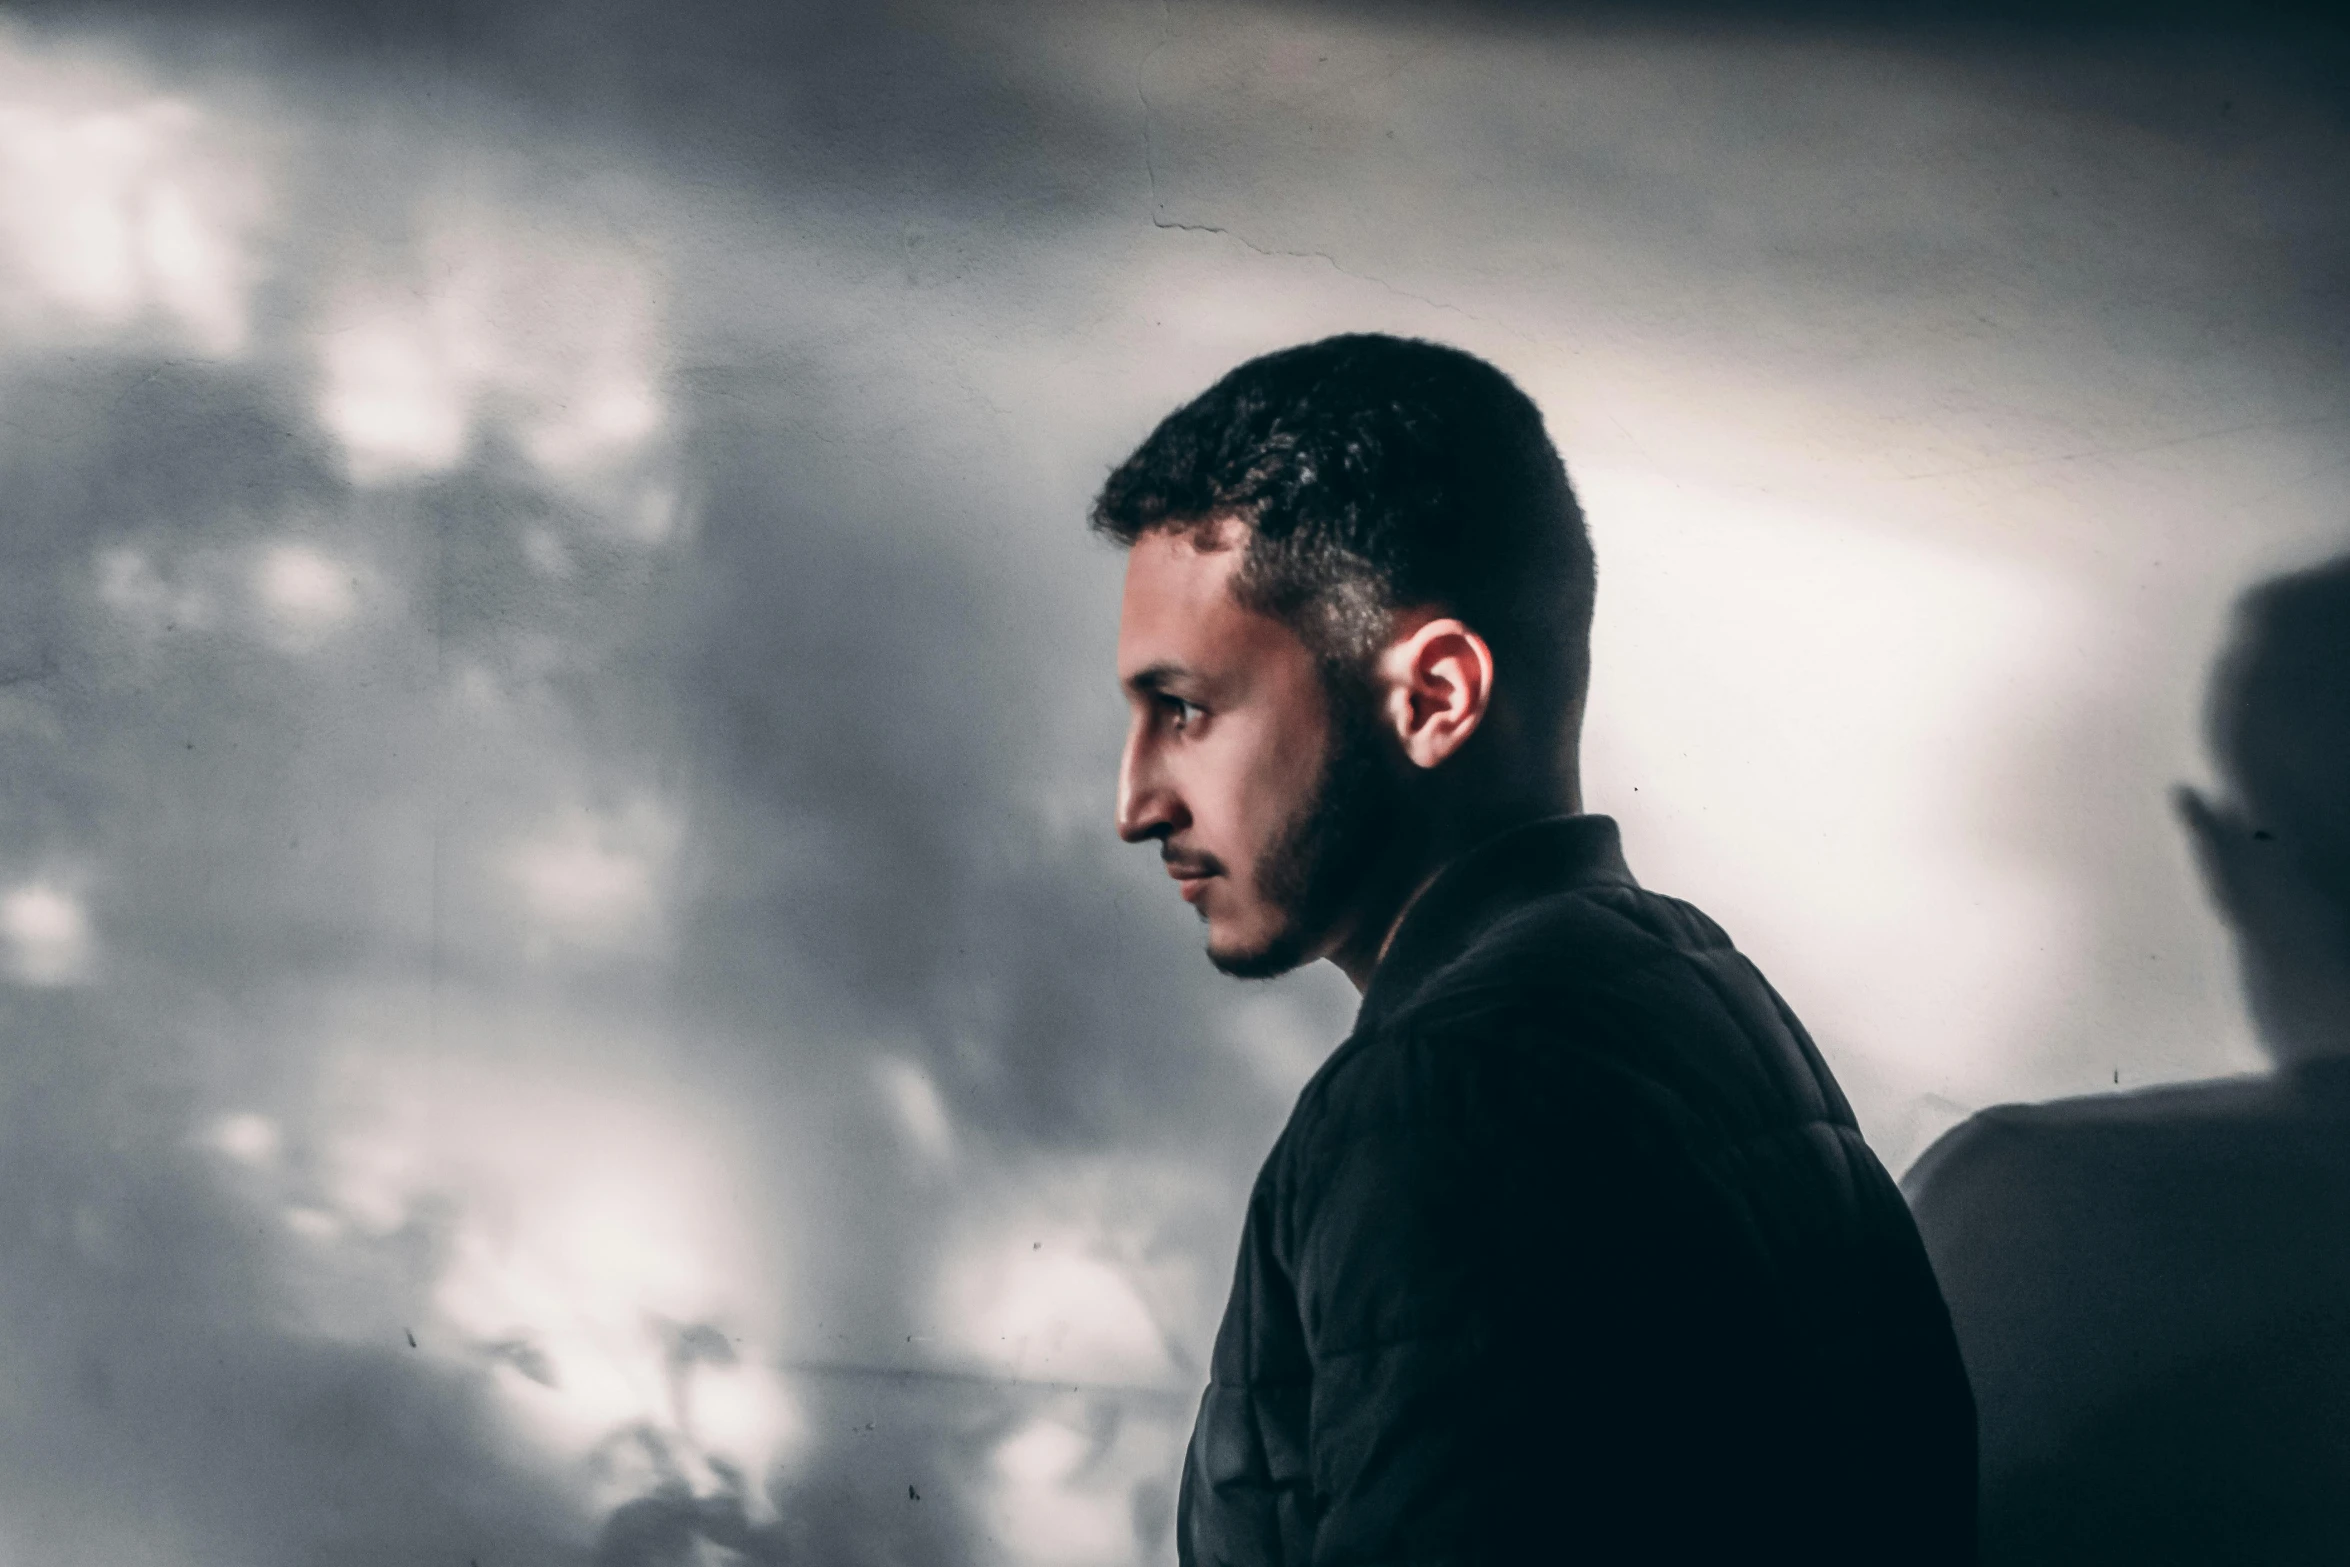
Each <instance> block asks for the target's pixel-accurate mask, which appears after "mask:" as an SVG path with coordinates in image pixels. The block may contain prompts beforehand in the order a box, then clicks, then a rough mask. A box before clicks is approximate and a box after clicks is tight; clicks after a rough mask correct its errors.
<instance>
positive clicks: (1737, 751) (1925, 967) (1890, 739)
mask: <svg viewBox="0 0 2350 1567" xmlns="http://www.w3.org/2000/svg"><path fill="white" fill-rule="evenodd" d="M1580 482H1581V487H1582V489H1583V492H1584V496H1585V499H1586V501H1587V503H1588V504H1589V507H1590V511H1591V516H1592V519H1593V531H1594V534H1595V538H1596V543H1597V546H1598V550H1599V558H1600V582H1601V589H1600V612H1599V623H1598V626H1597V627H1596V629H1595V632H1594V650H1593V693H1592V701H1591V717H1590V725H1589V734H1588V743H1587V751H1586V755H1587V763H1586V786H1587V788H1588V789H1589V791H1590V793H1591V795H1592V797H1593V800H1594V808H1597V809H1604V810H1609V811H1612V812H1614V813H1615V814H1617V815H1618V816H1620V817H1622V818H1623V819H1624V821H1625V824H1626V832H1627V839H1628V847H1629V852H1630V856H1631V858H1632V862H1633V868H1634V870H1635V871H1636V872H1638V873H1640V874H1641V875H1643V877H1644V878H1645V879H1648V880H1650V881H1652V882H1653V884H1655V885H1657V886H1659V887H1661V888H1663V889H1664V890H1667V891H1674V892H1679V893H1683V894H1685V895H1688V896H1691V897H1694V898H1695V899H1696V900H1697V901H1698V902H1699V903H1700V904H1702V905H1703V906H1705V907H1706V908H1707V909H1708V910H1709V912H1711V913H1713V914H1715V915H1716V916H1717V917H1719V918H1720V919H1721V920H1722V921H1723V922H1724V924H1725V925H1727V926H1728V927H1729V929H1730V932H1731V934H1732V936H1733V937H1734V938H1736V939H1738V940H1739V942H1740V944H1741V945H1742V946H1743V947H1745V948H1746V949H1747V951H1748V952H1749V953H1751V954H1753V955H1755V956H1756V957H1757V958H1758V959H1760V960H1761V961H1762V962H1763V966H1764V967H1765V969H1766V970H1767V971H1768V972H1770V973H1771V974H1772V976H1773V978H1774V979H1775V980H1777V981H1778V982H1779V984H1780V985H1781V988H1783V989H1785V990H1787V991H1788V992H1789V993H1790V996H1791V999H1793V1000H1794V1001H1795V1002H1796V1007H1797V1010H1798V1011H1799V1012H1801V1013H1803V1014H1804V1016H1805V1018H1806V1020H1807V1021H1808V1022H1809V1023H1810V1024H1811V1025H1812V1027H1813V1028H1814V1029H1815V1030H1816V1031H1818V1032H1819V1033H1820V1034H1821V1035H1822V1038H1823V1042H1824V1043H1826V1044H1827V1045H1828V1046H1829V1048H1830V1051H1831V1054H1833V1053H1834V1052H1835V1051H1837V1050H1838V1049H1844V1050H1857V1051H1860V1052H1863V1053H1865V1054H1868V1055H1871V1056H1873V1057H1877V1058H1878V1060H1879V1062H1880V1064H1881V1066H1882V1067H1883V1068H1884V1069H1885V1071H1886V1072H1887V1074H1888V1075H1889V1077H1890V1078H1892V1079H1895V1080H1904V1081H1907V1082H1910V1083H1912V1084H1916V1085H1927V1086H1930V1085H1932V1084H1939V1083H1943V1082H1948V1081H1950V1080H1951V1078H1952V1076H1953V1075H1955V1074H1966V1073H1972V1072H1982V1071H1996V1070H1997V1068H1998V1067H1999V1065H2000V1064H2001V1061H2002V1058H2003V1056H2004V1055H2005V1053H2007V1052H2012V1051H2015V1050H2017V1049H2020V1048H2023V1047H2024V1046H2025V1045H2026V1044H2027V1043H2028V1042H2029V1036H2030V1031H2031V1029H2030V1025H2031V1023H2032V1021H2033V1019H2034V1018H2035V1017H2036V1016H2038V1015H2039V1012H2040V1009H2041V1008H2042V1007H2043V1006H2044V1005H2045V1004H2047V1002H2048V1001H2049V1000H2050V998H2051V995H2052V991H2053V987H2055V986H2057V985H2059V984H2061V983H2062V976H2063V975H2064V974H2065V973H2067V972H2068V971H2072V970H2073V969H2074V968H2075V967H2076V966H2077V964H2078V963H2079V961H2080V958H2079V954H2078V953H2077V952H2076V950H2075V947H2074V943H2075V940H2076V935H2075V932H2076V930H2077V928H2078V919H2077V911H2076V908H2075V905H2074V902H2073V898H2072V895H2071V892H2070V889H2068V888H2067V887H2066V886H2064V885H2062V884H2060V883H2057V882H2054V881H2052V880H2051V879H2049V878H2048V877H2047V876H2046V875H2045V874H2044V873H2042V872H2041V871H2040V870H2039V869H2038V867H2036V866H2035V865H2034V864H2033V863H2031V862H2030V861H2029V860H2027V859H2026V858H2024V857H2023V856H2022V855H2020V854H2009V855H2003V854H2002V853H2001V851H2000V849H1999V847H1998V843H1997V838H1996V832H1997V823H1996V822H1995V821H1993V820H1991V819H1990V818H1989V815H1988V812H1989V807H1988V805H1987V804H1986V803H1985V801H1986V799H1987V798H1988V797H1989V796H1988V795H1987V793H1986V791H1988V790H1990V789H1992V788H1993V787H1994V786H1993V785H1992V784H1990V783H1989V782H1988V780H1991V779H1993V778H1995V777H1996V776H1997V775H1998V771H1999V769H2000V767H2001V766H2002V764H2003V762H2005V761H2007V760H2008V759H2009V758H2011V757H2013V756H2014V755H2016V754H2017V753H2018V752H2019V751H2020V750H2021V749H2022V747H2023V746H2024V745H2025V744H2026V743H2027V742H2028V740H2029V739H2030V737H2031V736H2032V735H2034V734H2035V733H2036V732H2038V731H2040V730H2042V729H2044V728H2045V727H2047V726H2049V725H2051V724H2053V723H2058V722H2061V719H2062V715H2063V713H2064V711H2065V706H2066V704H2067V702H2068V701H2071V700H2073V699H2074V698H2075V694H2076V693H2077V692H2078V691H2079V690H2080V689H2081V681H2082V679H2083V678H2084V676H2085V675H2086V674H2088V673H2090V672H2091V671H2089V670H2088V668H2087V667H2086V666H2085V664H2084V650H2086V649H2089V648H2093V647H2095V646H2096V645H2097V639H2096V635H2095V627H2094V625H2093V624H2092V622H2091V617H2090V614H2089V611H2088V609H2087V607H2086V606H2085V604H2084V603H2083V602H2082V601H2080V600H2078V599H2076V598H2075V597H2073V596H2072V595H2071V594H2070V593H2068V592H2067V591H2066V590H2065V589H2064V588H2063V587H2062V586H2061V585H2060V584H2059V583H2058V582H2057V581H2056V580H2055V579H2052V578H2049V577H2046V576H2043V575H2041V574H2039V573H2036V572H2034V571H2032V570H2030V569H2028V568H2026V567H2023V566H2021V565H2018V564H2014V563H2011V562H2006V561H2001V560H1997V559H1992V558H1986V557H1975V556H1969V555H1965V554H1962V553H1959V552H1957V551H1955V550H1953V549H1951V548H1949V547H1948V546H1944V545H1938V544H1933V543H1928V542H1923V541H1919V540H1914V539H1909V538H1904V537H1902V536H1900V535H1899V534H1896V533H1892V532H1890V531H1886V530H1880V529H1872V528H1868V527H1864V526H1861V525H1858V524H1854V523H1850V522H1846V521H1843V520H1840V519H1835V518H1831V517H1823V516H1820V515H1817V514H1813V513H1805V512H1797V511H1793V510H1791V509H1788V508H1786V507H1784V506H1782V505H1779V504H1777V503H1774V502H1772V501H1770V500H1769V499H1768V498H1766V497H1762V496H1759V495H1752V494H1736V493H1727V492H1720V491H1713V490H1709V489H1706V488H1704V487H1701V486H1696V485H1676V484H1672V483H1669V482H1666V481H1663V480H1659V479H1655V478H1651V477H1648V476H1645V475H1640V474H1627V473H1622V472H1611V471H1605V470H1597V471H1587V472H1585V473H1584V474H1583V475H1581V476H1580ZM1864 1108H1865V1109H1866V1110H1867V1111H1869V1112H1871V1113H1874V1114H1876V1115H1878V1116H1879V1117H1880V1118H1882V1117H1883V1116H1885V1115H1889V1114H1891V1113H1893V1110H1894V1107H1891V1106H1870V1107H1864Z"/></svg>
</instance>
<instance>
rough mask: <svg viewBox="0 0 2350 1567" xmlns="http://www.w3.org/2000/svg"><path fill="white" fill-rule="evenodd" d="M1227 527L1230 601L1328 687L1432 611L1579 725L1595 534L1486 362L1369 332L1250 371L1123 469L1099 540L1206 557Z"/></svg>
mask: <svg viewBox="0 0 2350 1567" xmlns="http://www.w3.org/2000/svg"><path fill="white" fill-rule="evenodd" d="M1227 519H1233V520H1237V521H1239V522H1240V523H1242V524H1243V525H1245V527H1246V530H1247V538H1246V543H1245V545H1244V546H1243V548H1244V551H1245V553H1244V555H1243V557H1242V560H1241V563H1240V566H1239V569H1238V570H1237V571H1236V572H1235V574H1234V577H1233V590H1234V596H1235V597H1236V598H1237V599H1238V600H1239V602H1240V603H1241V604H1242V605H1243V606H1244V607H1246V608H1248V609H1251V610H1254V611H1256V612H1258V613H1260V614H1264V615H1268V616H1271V617H1273V618H1274V619H1277V620H1280V621H1281V622H1283V623H1284V624H1286V625H1288V626H1289V627H1290V628H1291V629H1292V630H1294V631H1296V632H1297V633H1298V635H1299V637H1300V638H1301V639H1302V640H1303V641H1304V642H1305V644H1306V645H1307V647H1308V648H1309V649H1311V650H1312V651H1313V652H1314V653H1315V654H1316V656H1317V657H1318V658H1320V659H1321V660H1322V661H1323V663H1324V665H1325V668H1326V669H1327V670H1328V671H1330V672H1331V673H1332V674H1334V675H1337V674H1347V673H1353V674H1355V675H1357V676H1359V674H1360V673H1361V672H1362V671H1363V670H1364V669H1365V668H1366V667H1367V663H1368V660H1369V658H1370V656H1371V655H1372V654H1373V653H1375V652H1376V651H1377V650H1378V648H1379V647H1380V645H1381V644H1382V642H1383V641H1384V640H1385V635H1386V626H1387V623H1388V621H1387V617H1388V615H1389V614H1390V613H1391V612H1392V611H1395V610H1399V609H1409V608H1416V607H1422V606H1428V607H1434V608H1437V609H1439V610H1441V611H1442V612H1444V613H1447V614H1450V615H1455V616H1457V617H1459V618H1460V619H1461V620H1462V621H1463V622H1465V623H1466V624H1467V625H1468V626H1469V627H1470V629H1472V630H1474V631H1475V632H1477V634H1478V635H1480V636H1482V637H1483V638H1484V639H1485V640H1486V642H1487V643H1488V644H1489V645H1490V646H1491V647H1492V648H1493V651H1494V662H1495V665H1496V681H1495V685H1496V692H1497V694H1499V695H1509V696H1512V697H1513V698H1514V699H1515V700H1514V703H1513V705H1515V706H1516V707H1517V710H1518V711H1519V712H1521V713H1523V714H1525V715H1526V716H1527V717H1528V718H1530V719H1532V720H1535V721H1537V722H1540V723H1547V724H1551V725H1558V726H1564V725H1566V724H1569V723H1571V722H1572V721H1573V718H1574V716H1575V715H1576V714H1579V712H1580V710H1581V706H1582V699H1583V694H1584V688H1585V685H1586V684H1587V682H1588V678H1589V672H1590V640H1591V607H1592V590H1593V562H1592V555H1591V539H1590V535H1589V533H1588V532H1587V531H1586V530H1585V528H1584V525H1583V512H1582V508H1581V507H1580V506H1579V505H1578V504H1577V503H1576V500H1575V492H1574V489H1573V487H1572V486H1571V485H1570V484H1569V483H1568V481H1567V471H1566V467H1565V465H1564V464H1563V463H1561V462H1560V461H1559V455H1558V450H1557V448H1555V447H1554V446H1552V445H1551V442H1550V437H1549V435H1548V433H1547V432H1546V431H1545V430H1544V429H1543V424H1542V414H1541V411H1540V410H1539V409H1537V408H1536V407H1535V406H1534V403H1533V400H1532V399H1531V398H1529V397H1527V395H1526V394H1525V393H1524V392H1522V391H1520V390H1519V389H1518V386H1517V384H1516V383H1515V382H1513V381H1511V380H1510V378H1509V377H1508V376H1506V375H1504V374H1502V373H1501V371H1499V370H1497V369H1495V368H1494V367H1493V366H1492V365H1490V364H1487V363H1486V362H1485V361H1484V360H1482V359H1479V358H1477V357H1476V356H1474V355H1472V354H1467V353H1463V352H1462V351H1461V350H1459V349H1457V348H1447V347H1444V346H1442V345H1440V344H1436V343H1427V342H1420V341H1416V340H1412V339H1406V338H1398V337H1387V336H1382V335H1375V334H1357V335H1351V336H1344V337H1331V338H1325V339H1323V340H1322V341H1320V342H1317V343H1308V344H1305V345H1303V346H1301V347H1297V348H1289V349H1284V350H1282V351H1280V352H1278V353H1272V354H1267V355H1265V356H1264V357H1262V358H1259V359H1252V360H1250V361H1249V362H1248V363H1246V364H1244V365H1242V366H1240V367H1239V368H1238V369H1236V370H1234V371H1232V372H1231V373H1230V374H1228V375H1226V376H1225V377H1224V378H1223V379H1222V380H1220V381H1218V382H1217V383H1216V384H1215V385H1214V386H1211V387H1209V388H1208V389H1207V391H1205V392H1203V393H1201V394H1200V395H1199V396H1198V397H1196V398H1194V399H1193V400H1192V401H1191V402H1189V403H1187V404H1185V405H1184V406H1183V407H1181V408H1179V409H1177V410H1176V411H1175V412H1174V413H1172V414H1170V415H1168V416H1167V418H1166V419H1165V420H1164V421H1162V422H1161V423H1160V425H1159V427H1158V428H1157V429H1156V430H1153V431H1152V432H1151V434H1150V437H1149V439H1147V440H1145V441H1144V442H1143V443H1142V445H1141V446H1140V447H1139V448H1137V449H1136V450H1135V452H1134V454H1133V455H1132V456H1130V457H1128V458H1127V459H1126V461H1125V462H1124V463H1122V464H1120V465H1119V467H1118V468H1117V470H1116V471H1115V472H1113V473H1112V474H1111V475H1110V477H1109V480H1108V482H1107V483H1105V484H1104V485H1103V486H1102V492H1101V495H1100V497H1099V498H1098V499H1097V500H1096V501H1095V502H1094V506H1093V515H1092V525H1093V527H1094V529H1095V531H1097V532H1099V533H1102V534H1104V535H1107V536H1108V537H1110V538H1112V539H1115V540H1116V541H1118V542H1119V543H1120V544H1122V545H1132V544H1133V543H1134V542H1135V541H1136V540H1138V539H1140V538H1142V537H1143V536H1144V535H1146V534H1151V533H1155V532H1162V531H1171V532H1177V533H1184V534H1189V535H1191V536H1193V537H1194V539H1195V540H1197V541H1199V542H1201V543H1203V544H1204V543H1206V542H1207V541H1208V540H1209V539H1210V538H1211V537H1213V536H1214V534H1215V532H1216V530H1217V529H1218V528H1219V527H1220V526H1221V525H1223V524H1224V523H1225V522H1226V520H1227Z"/></svg>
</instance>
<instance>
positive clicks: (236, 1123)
mask: <svg viewBox="0 0 2350 1567" xmlns="http://www.w3.org/2000/svg"><path fill="white" fill-rule="evenodd" d="M202 1142H203V1144H204V1146H205V1147H207V1148H209V1149H211V1150H212V1151H213V1152H214V1153H217V1154H219V1155H220V1156H221V1157H223V1158H225V1159H229V1160H233V1161H234V1162H236V1163H238V1164H241V1165H243V1166H245V1167H246V1168H247V1169H252V1170H266V1169H269V1168H270V1167H271V1166H273V1165H275V1164H276V1163H277V1159H278V1154H279V1152H280V1150H281V1149H282V1148H283V1147H284V1144H285V1136H284V1134H283V1133H282V1132H281V1131H279V1129H278V1124H277V1123H276V1122H275V1121H273V1120H271V1119H270V1118H269V1117H268V1116H265V1115H261V1114H258V1113H257V1112H255V1111H251V1110H239V1111H236V1112H233V1113H232V1114H229V1115H224V1116H222V1117H221V1118H220V1119H219V1120H217V1121H214V1122H213V1123H212V1124H211V1125H210V1126H208V1127H206V1128H205V1129H204V1135H203V1138H202Z"/></svg>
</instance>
